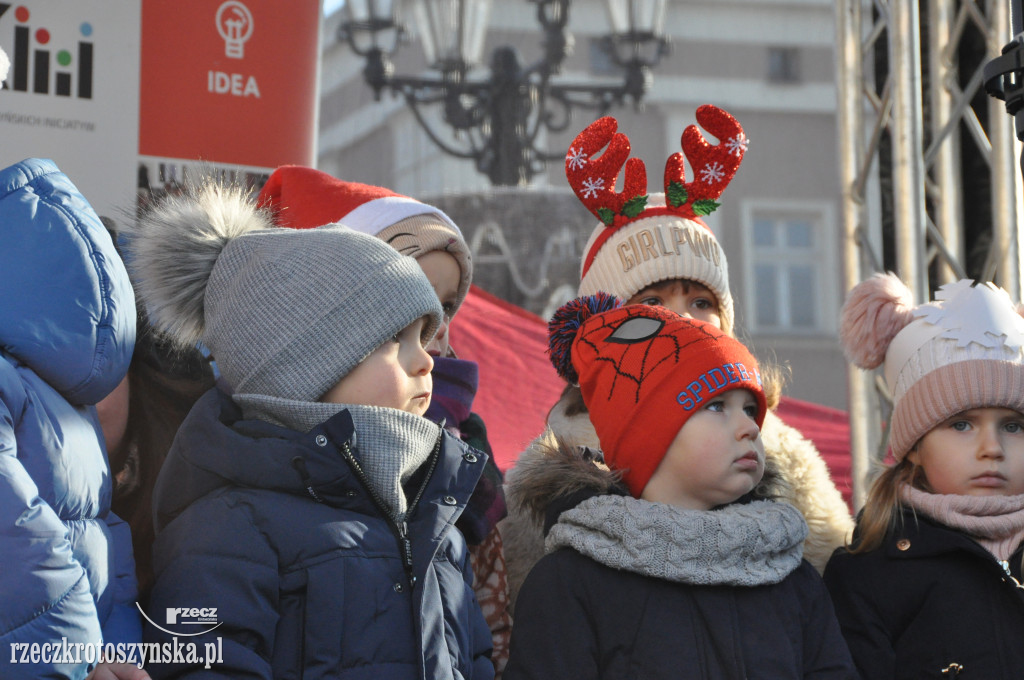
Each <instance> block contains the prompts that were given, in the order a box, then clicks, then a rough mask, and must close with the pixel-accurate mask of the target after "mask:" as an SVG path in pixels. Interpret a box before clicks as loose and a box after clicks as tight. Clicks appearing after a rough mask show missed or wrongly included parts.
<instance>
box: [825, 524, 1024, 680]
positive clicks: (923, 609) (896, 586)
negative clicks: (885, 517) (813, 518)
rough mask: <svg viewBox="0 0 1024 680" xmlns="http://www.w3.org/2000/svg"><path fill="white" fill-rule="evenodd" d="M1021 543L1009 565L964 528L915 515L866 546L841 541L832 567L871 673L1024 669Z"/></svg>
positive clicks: (1015, 673)
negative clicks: (864, 549)
mask: <svg viewBox="0 0 1024 680" xmlns="http://www.w3.org/2000/svg"><path fill="white" fill-rule="evenodd" d="M1021 557H1022V550H1021V548H1020V547H1018V548H1017V551H1016V553H1015V554H1014V555H1013V557H1012V558H1011V559H1010V560H1009V561H1008V563H1007V568H1008V569H1009V570H1010V572H1011V573H1009V574H1008V573H1007V572H1006V571H1005V569H1004V567H1003V566H1002V565H1001V564H1000V563H999V562H998V561H996V559H995V558H994V557H993V556H992V554H991V553H989V552H988V551H987V550H985V549H984V548H982V547H981V546H980V545H978V544H977V543H976V542H974V541H973V540H971V539H970V538H969V537H968V536H967V535H965V534H962V533H960V532H958V531H954V530H952V529H949V528H947V527H944V526H942V525H940V524H938V523H936V522H932V521H930V520H928V519H926V518H924V517H921V516H918V518H917V519H915V518H914V515H913V514H912V512H911V511H909V510H908V511H906V512H905V513H904V516H903V527H902V528H900V529H899V530H894V531H891V532H890V533H889V535H887V536H886V538H885V542H884V543H883V545H882V546H881V547H880V548H878V549H877V550H874V551H872V552H869V553H865V554H858V555H851V554H850V553H849V552H847V551H846V550H845V549H844V548H840V549H839V550H837V551H836V552H835V554H834V555H833V556H832V559H831V560H830V561H829V563H828V567H827V568H826V570H825V582H826V584H827V586H828V588H829V591H830V592H831V593H832V599H833V601H834V603H835V608H836V614H837V616H838V618H839V622H840V625H841V626H842V629H843V634H844V635H845V637H846V640H847V642H848V643H849V646H850V651H851V653H852V654H853V658H854V661H855V662H856V663H857V667H858V669H859V670H860V672H861V675H862V676H863V677H864V678H865V679H866V680H876V679H879V680H881V679H889V678H892V679H894V680H895V679H903V678H915V679H917V678H943V680H952V679H953V678H958V679H959V680H999V679H1000V678H1006V679H1009V678H1014V679H1015V680H1019V679H1020V678H1022V677H1024V589H1022V587H1021V585H1020V583H1019V581H1020V580H1021Z"/></svg>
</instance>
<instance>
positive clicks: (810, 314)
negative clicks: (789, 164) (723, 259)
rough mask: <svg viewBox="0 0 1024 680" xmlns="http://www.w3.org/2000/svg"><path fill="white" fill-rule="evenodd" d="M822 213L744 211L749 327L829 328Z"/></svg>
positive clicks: (780, 329)
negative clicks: (746, 230) (747, 264)
mask: <svg viewBox="0 0 1024 680" xmlns="http://www.w3.org/2000/svg"><path fill="white" fill-rule="evenodd" d="M826 212H827V211H826V210H824V209H822V208H807V209H795V210H794V209H792V208H788V207H787V208H773V207H768V206H755V207H753V208H751V209H749V210H748V211H747V220H746V222H747V229H748V233H747V244H748V249H747V253H748V257H747V262H748V263H749V265H750V266H749V268H748V269H747V277H748V278H747V288H748V291H749V292H750V293H751V295H750V296H749V298H748V300H749V301H748V302H747V303H746V305H745V306H746V308H747V309H748V310H749V312H748V324H750V325H751V327H752V328H754V329H756V330H758V331H762V332H774V333H794V334H798V333H814V334H817V333H826V332H828V331H829V330H830V329H831V328H832V326H833V325H834V324H833V321H832V320H831V319H830V318H829V317H828V314H829V313H830V312H831V311H832V310H831V305H830V304H829V301H830V294H831V293H830V291H831V289H832V287H833V285H834V284H833V282H832V281H831V280H830V279H829V278H828V275H829V274H828V272H829V271H830V268H829V267H828V263H829V262H831V261H832V260H833V259H834V253H832V252H831V250H830V248H829V245H828V243H827V242H826V241H827V238H826V236H827V231H826V229H825V224H827V219H826Z"/></svg>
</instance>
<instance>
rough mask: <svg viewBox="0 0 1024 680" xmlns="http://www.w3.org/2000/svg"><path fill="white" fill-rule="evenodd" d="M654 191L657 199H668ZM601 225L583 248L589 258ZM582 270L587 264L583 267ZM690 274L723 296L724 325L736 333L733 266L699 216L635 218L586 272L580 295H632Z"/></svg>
mask: <svg viewBox="0 0 1024 680" xmlns="http://www.w3.org/2000/svg"><path fill="white" fill-rule="evenodd" d="M661 196H662V195H661V194H652V195H651V199H652V200H651V203H652V204H654V205H656V204H657V203H658V201H659V200H660V201H661V202H662V204H663V201H664V199H663V198H662V197H661ZM604 230H605V226H604V225H603V224H599V225H597V227H596V228H595V229H594V231H593V233H591V235H590V239H589V240H588V241H587V245H586V246H585V247H584V249H583V253H584V262H585V258H586V255H587V254H588V253H589V252H590V249H591V248H593V247H594V242H595V241H596V240H597V238H598V237H599V236H600V235H601V234H602V233H603V232H604ZM580 270H581V275H582V266H581V267H580ZM666 279H689V280H691V281H697V282H698V283H702V284H704V285H705V286H707V287H708V289H709V290H710V291H711V292H712V293H714V294H715V297H716V298H717V300H718V312H719V317H720V318H721V321H722V330H724V331H725V332H726V333H729V334H731V333H732V328H733V319H734V313H733V301H732V294H731V293H730V292H729V265H728V262H727V261H726V258H725V252H724V251H723V250H722V246H721V245H720V244H719V243H718V239H716V238H715V235H714V234H712V233H711V230H710V229H708V228H707V227H705V226H704V225H702V224H700V223H699V222H695V221H693V220H688V219H685V218H682V217H678V216H673V215H657V216H654V217H648V218H644V219H639V220H635V221H633V222H630V223H628V224H626V225H624V226H623V227H621V228H620V229H619V230H617V231H616V232H615V233H614V234H612V236H611V237H610V238H609V239H608V240H607V241H605V242H604V244H603V245H602V246H601V249H600V250H599V251H598V252H597V255H596V256H595V257H594V261H593V262H592V263H591V265H590V269H589V270H588V271H587V273H586V274H585V275H582V278H581V280H580V285H579V291H578V294H579V295H581V296H582V295H594V294H595V293H597V292H599V291H603V292H605V293H611V294H612V295H614V296H616V297H618V298H621V299H623V300H628V299H629V298H631V297H632V296H634V295H636V294H637V293H638V292H640V291H641V290H643V289H644V288H646V287H648V286H650V285H651V284H653V283H657V282H659V281H664V280H666Z"/></svg>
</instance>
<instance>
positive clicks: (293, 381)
mask: <svg viewBox="0 0 1024 680" xmlns="http://www.w3.org/2000/svg"><path fill="white" fill-rule="evenodd" d="M130 248H131V250H132V256H131V257H130V260H131V269H132V270H133V273H134V275H135V282H136V287H137V290H138V293H139V296H140V298H141V299H142V301H143V303H144V304H145V307H146V310H147V312H148V313H149V315H150V319H151V320H152V322H153V324H154V326H156V327H157V328H159V329H161V330H164V331H166V332H167V333H168V334H169V335H170V336H171V337H172V338H173V339H175V340H177V341H178V342H180V343H181V344H183V345H192V344H194V343H196V342H198V341H201V342H202V343H203V344H204V345H206V346H207V347H208V348H209V350H210V352H211V353H212V354H213V358H214V359H215V360H216V362H217V366H218V368H219V369H220V371H221V374H222V375H223V376H224V378H225V379H226V380H227V382H228V383H229V384H230V386H231V387H232V388H233V389H234V391H235V393H248V394H262V395H268V396H272V397H280V398H283V399H294V400H298V401H317V400H318V399H319V398H320V397H321V396H322V395H323V394H324V393H325V392H326V391H327V390H329V389H330V388H331V387H333V386H334V385H335V384H337V382H338V381H339V380H340V379H341V378H343V377H344V376H345V375H347V374H348V373H349V371H351V370H352V369H353V368H355V366H356V365H358V364H359V363H360V362H361V361H362V360H363V359H365V358H366V357H367V356H368V355H369V354H370V353H371V352H373V351H374V350H375V349H376V348H377V347H379V346H380V345H381V344H383V343H384V342H385V341H386V340H387V339H388V338H389V337H391V336H392V335H394V334H395V333H398V332H399V331H401V330H402V329H403V328H405V327H406V326H408V325H409V324H411V323H412V322H414V321H416V320H417V319H419V318H422V317H427V323H426V324H425V325H424V331H423V340H424V342H426V341H428V340H429V339H430V338H431V337H433V334H434V332H435V331H436V330H437V327H438V325H439V324H440V321H441V314H442V310H441V304H440V302H439V301H438V299H437V296H436V295H435V294H434V290H433V288H432V287H431V285H430V282H429V281H428V280H427V278H426V276H425V275H424V274H423V272H422V270H421V269H420V268H419V265H417V264H416V261H415V260H414V259H412V258H411V257H406V256H404V255H400V254H399V253H398V252H396V251H395V250H394V249H393V248H391V247H390V246H388V245H387V244H385V243H383V242H382V241H380V240H378V239H376V238H373V237H372V236H368V235H365V234H360V233H357V232H355V231H352V230H351V229H349V228H347V227H344V226H341V225H325V226H322V227H318V228H316V229H304V230H295V229H283V228H279V227H274V226H273V224H272V222H271V221H270V218H269V217H268V215H267V214H266V213H264V212H263V211H261V210H258V209H257V208H256V205H255V199H254V198H253V197H252V196H251V195H249V194H248V193H247V192H245V191H243V190H241V189H239V188H236V187H226V186H222V185H218V184H216V183H207V184H205V185H204V186H201V187H197V188H193V189H191V190H190V191H189V192H188V193H187V194H186V195H184V196H180V197H172V198H170V199H168V200H166V201H164V202H163V203H161V204H160V205H159V206H157V207H156V208H155V209H154V210H152V211H151V212H149V213H148V214H146V215H144V216H143V217H142V219H140V221H139V224H138V225H137V226H136V229H135V234H134V237H133V238H132V240H131V243H130Z"/></svg>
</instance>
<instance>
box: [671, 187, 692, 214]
mask: <svg viewBox="0 0 1024 680" xmlns="http://www.w3.org/2000/svg"><path fill="white" fill-rule="evenodd" d="M689 197H690V194H689V193H687V191H686V187H684V186H683V185H682V184H680V183H679V182H671V183H669V185H668V195H667V198H668V204H669V205H670V206H672V207H673V208H678V207H679V206H681V205H682V204H683V203H686V199H688V198H689Z"/></svg>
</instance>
